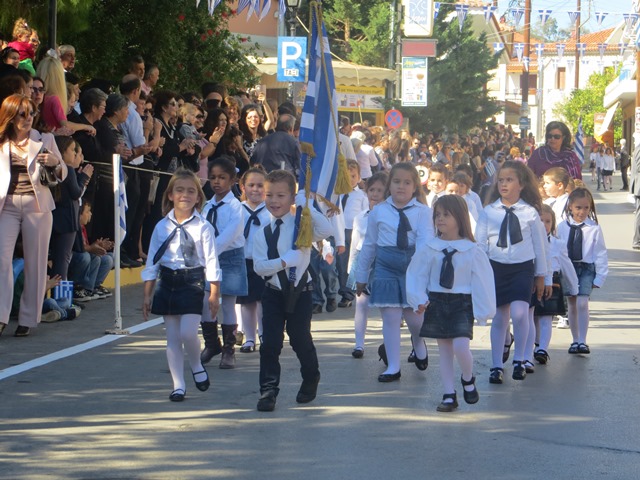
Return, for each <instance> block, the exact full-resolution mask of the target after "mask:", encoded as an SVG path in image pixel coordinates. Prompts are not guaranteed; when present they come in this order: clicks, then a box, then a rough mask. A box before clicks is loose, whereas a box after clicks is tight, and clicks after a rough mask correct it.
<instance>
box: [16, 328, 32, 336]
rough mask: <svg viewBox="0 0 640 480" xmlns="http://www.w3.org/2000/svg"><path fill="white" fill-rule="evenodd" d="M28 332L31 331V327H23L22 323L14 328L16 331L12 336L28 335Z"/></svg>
mask: <svg viewBox="0 0 640 480" xmlns="http://www.w3.org/2000/svg"><path fill="white" fill-rule="evenodd" d="M30 333H31V329H30V328H29V327H25V326H24V325H18V328H16V331H15V333H14V334H13V336H14V337H28V336H29V334H30Z"/></svg>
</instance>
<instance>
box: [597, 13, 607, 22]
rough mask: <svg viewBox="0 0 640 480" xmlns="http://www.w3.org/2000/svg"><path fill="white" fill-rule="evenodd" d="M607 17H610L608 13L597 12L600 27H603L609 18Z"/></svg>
mask: <svg viewBox="0 0 640 480" xmlns="http://www.w3.org/2000/svg"><path fill="white" fill-rule="evenodd" d="M607 15H609V13H608V12H596V21H597V22H598V25H602V22H603V21H604V19H605V18H606V17H607Z"/></svg>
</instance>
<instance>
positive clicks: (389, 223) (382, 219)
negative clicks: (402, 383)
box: [356, 163, 433, 382]
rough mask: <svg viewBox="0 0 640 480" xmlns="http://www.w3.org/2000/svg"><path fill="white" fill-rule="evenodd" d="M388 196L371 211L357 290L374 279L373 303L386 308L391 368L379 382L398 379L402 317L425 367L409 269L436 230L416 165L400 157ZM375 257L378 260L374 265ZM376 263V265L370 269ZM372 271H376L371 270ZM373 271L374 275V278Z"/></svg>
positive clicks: (384, 350)
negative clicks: (409, 291) (410, 292)
mask: <svg viewBox="0 0 640 480" xmlns="http://www.w3.org/2000/svg"><path fill="white" fill-rule="evenodd" d="M385 194H386V196H387V199H386V200H385V201H384V202H382V203H380V204H379V205H378V206H376V208H374V209H373V210H372V211H371V213H370V214H369V220H368V222H367V233H366V236H365V239H364V243H363V245H362V250H361V251H360V255H359V257H358V267H357V271H356V282H357V283H356V294H357V295H358V296H360V295H362V294H363V293H364V292H365V289H366V288H367V285H368V284H370V291H371V297H370V300H369V303H370V305H371V306H375V307H379V308H380V312H381V314H382V334H383V337H384V344H383V345H382V346H381V347H380V348H379V350H378V351H379V353H380V357H381V358H382V360H387V361H386V362H385V363H386V365H387V369H386V370H385V371H384V373H382V374H380V375H379V376H378V381H379V382H393V381H395V380H398V379H400V376H401V374H400V323H401V321H402V318H403V317H404V319H405V322H406V323H407V326H408V327H409V330H410V331H411V339H412V343H413V348H414V351H415V356H416V360H415V364H416V367H417V368H418V369H419V370H426V369H427V366H428V364H429V357H428V356H427V346H426V344H425V343H424V341H423V340H422V339H421V338H420V327H421V325H422V319H421V317H420V315H418V314H417V313H415V312H414V311H413V309H412V308H411V307H410V306H409V304H408V303H407V296H406V269H407V266H408V265H409V262H410V261H411V257H412V256H413V254H414V252H415V249H416V246H417V245H423V244H424V243H426V242H427V240H428V239H429V238H431V237H432V236H433V224H432V222H431V221H430V219H431V209H430V208H429V207H427V206H426V205H425V204H424V201H425V199H424V193H423V191H422V185H421V184H420V177H419V176H418V171H417V170H416V169H415V167H414V166H413V165H412V164H410V163H396V164H395V165H394V166H393V168H392V169H391V173H390V175H389V182H388V184H387V190H386V192H385ZM374 261H375V265H374ZM372 267H373V269H372ZM372 271H373V273H372ZM370 277H371V278H370Z"/></svg>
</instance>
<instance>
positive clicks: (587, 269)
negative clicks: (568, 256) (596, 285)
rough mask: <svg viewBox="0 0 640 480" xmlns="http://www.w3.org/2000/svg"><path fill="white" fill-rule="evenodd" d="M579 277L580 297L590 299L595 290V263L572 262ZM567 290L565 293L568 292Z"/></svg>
mask: <svg viewBox="0 0 640 480" xmlns="http://www.w3.org/2000/svg"><path fill="white" fill-rule="evenodd" d="M572 263H573V268H574V269H575V270H576V275H577V276H578V296H585V297H588V296H589V295H591V292H592V290H593V281H594V280H595V278H596V266H595V264H593V263H584V262H572ZM568 291H569V290H568V289H565V292H568Z"/></svg>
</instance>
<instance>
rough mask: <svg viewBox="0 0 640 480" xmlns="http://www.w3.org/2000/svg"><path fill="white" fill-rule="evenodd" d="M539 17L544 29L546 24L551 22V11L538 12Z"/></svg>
mask: <svg viewBox="0 0 640 480" xmlns="http://www.w3.org/2000/svg"><path fill="white" fill-rule="evenodd" d="M538 15H540V24H541V25H542V26H543V27H544V24H545V23H547V20H549V16H550V15H551V10H538Z"/></svg>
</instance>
